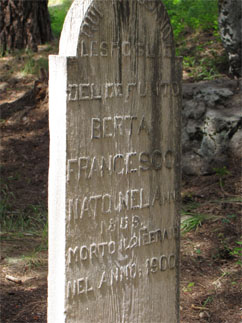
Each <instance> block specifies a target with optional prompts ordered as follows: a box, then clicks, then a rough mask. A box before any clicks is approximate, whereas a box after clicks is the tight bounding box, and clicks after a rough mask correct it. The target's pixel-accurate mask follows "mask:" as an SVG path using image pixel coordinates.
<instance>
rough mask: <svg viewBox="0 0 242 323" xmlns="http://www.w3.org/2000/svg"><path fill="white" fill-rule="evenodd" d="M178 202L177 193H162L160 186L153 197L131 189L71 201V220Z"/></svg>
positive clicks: (140, 190)
mask: <svg viewBox="0 0 242 323" xmlns="http://www.w3.org/2000/svg"><path fill="white" fill-rule="evenodd" d="M175 200H176V192H175V191H171V192H165V193H162V191H161V189H160V187H159V186H157V187H156V189H155V191H154V193H153V194H152V195H151V194H150V193H148V192H145V191H144V189H143V188H138V189H130V190H127V191H126V192H122V191H120V192H117V193H116V194H112V193H103V194H99V195H93V196H84V197H83V198H78V197H77V198H73V199H70V200H69V219H70V220H71V219H76V220H77V219H82V218H84V217H88V218H90V217H91V218H93V219H95V218H96V217H97V216H98V214H111V213H121V212H122V211H132V210H142V209H145V208H150V207H154V206H155V205H156V204H157V205H159V206H161V205H164V204H170V203H172V202H174V201H175Z"/></svg>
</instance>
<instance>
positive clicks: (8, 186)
mask: <svg viewBox="0 0 242 323" xmlns="http://www.w3.org/2000/svg"><path fill="white" fill-rule="evenodd" d="M173 2H174V3H175V1H173ZM177 2H178V1H177ZM198 2H199V1H198ZM200 3H201V2H200ZM57 25H58V24H57ZM58 28H59V27H58ZM58 28H57V30H58ZM191 29H192V28H191V27H190V26H187V27H186V28H184V29H183V30H181V31H180V34H179V35H180V36H176V39H177V44H178V47H177V51H178V53H179V54H182V55H183V56H184V74H183V76H184V79H185V80H189V81H197V80H200V79H205V78H216V77H221V76H225V72H226V70H227V68H226V57H225V53H224V50H223V48H222V46H221V44H220V42H218V39H217V35H216V33H215V32H214V30H215V29H214V28H213V27H212V28H210V29H203V28H200V29H199V31H196V32H193V31H191ZM56 52H57V43H53V44H48V45H45V46H40V48H39V52H38V53H37V54H33V53H31V52H25V51H20V52H16V53H15V54H13V55H9V56H6V57H3V58H1V59H0V104H4V103H11V102H15V101H16V100H18V99H19V98H21V96H22V95H23V94H26V93H28V92H29V91H30V90H32V89H34V98H35V100H34V101H33V102H34V103H33V104H30V102H27V103H25V101H21V102H22V103H21V104H22V106H21V109H20V110H15V109H13V110H12V112H11V114H8V115H7V116H5V117H4V118H2V119H1V120H0V121H1V122H0V130H1V137H2V141H1V149H0V158H1V169H0V170H1V177H0V180H1V186H0V189H1V200H0V217H1V218H0V219H1V225H2V226H1V234H0V239H1V260H0V268H1V272H0V283H1V295H0V297H1V299H0V303H1V311H2V313H1V320H2V322H6V323H7V322H8V323H12V322H17V323H21V322H41V323H44V322H46V299H47V279H46V278H47V262H48V260H47V247H48V242H47V224H46V223H47V176H48V154H49V151H48V147H49V133H48V90H47V87H48V84H47V82H48V80H47V74H48V73H47V68H48V60H47V56H48V55H49V54H51V53H56ZM202 59H203V60H202ZM201 62H202V64H201ZM206 62H208V65H206V64H207V63H206ZM207 66H208V67H209V68H207ZM238 165H239V163H238V161H237V160H233V159H232V158H231V159H230V162H229V164H228V165H226V168H221V169H215V170H214V174H213V175H210V176H204V177H199V178H198V177H184V178H183V188H182V201H183V204H182V212H181V213H182V228H183V234H182V236H181V284H180V290H181V306H180V310H181V322H182V323H192V322H211V323H228V322H229V323H237V322H240V321H242V312H241V304H240V302H241V298H242V293H241V283H242V279H241V277H242V275H241V240H242V239H241V205H242V198H241V193H242V183H241V172H240V170H239V167H238ZM7 276H13V277H15V278H17V279H18V280H19V282H18V283H16V282H13V281H11V280H8V279H6V277H7ZM167 323H168V322H167Z"/></svg>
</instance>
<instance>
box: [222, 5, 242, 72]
mask: <svg viewBox="0 0 242 323" xmlns="http://www.w3.org/2000/svg"><path fill="white" fill-rule="evenodd" d="M218 22H219V29H220V35H221V39H222V42H223V46H224V48H225V49H226V51H227V53H228V57H229V65H230V68H229V70H230V73H231V74H232V75H234V76H237V77H241V76H242V2H241V0H219V19H218Z"/></svg>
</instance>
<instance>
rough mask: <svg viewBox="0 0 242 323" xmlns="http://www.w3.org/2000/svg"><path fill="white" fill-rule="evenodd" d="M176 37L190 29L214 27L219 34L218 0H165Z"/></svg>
mask: <svg viewBox="0 0 242 323" xmlns="http://www.w3.org/2000/svg"><path fill="white" fill-rule="evenodd" d="M163 3H164V4H165V6H166V9H167V11H168V14H169V17H170V20H171V24H172V27H173V32H174V36H175V39H176V40H178V37H180V36H181V34H182V33H185V32H187V31H188V30H189V31H191V30H199V29H200V30H208V29H212V30H213V31H214V33H215V34H218V2H217V0H195V1H194V0H163Z"/></svg>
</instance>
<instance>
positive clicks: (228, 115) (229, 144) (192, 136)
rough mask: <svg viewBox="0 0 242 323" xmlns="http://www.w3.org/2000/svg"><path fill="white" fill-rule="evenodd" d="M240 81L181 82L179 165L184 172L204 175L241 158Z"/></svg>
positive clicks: (241, 86) (241, 87)
mask: <svg viewBox="0 0 242 323" xmlns="http://www.w3.org/2000/svg"><path fill="white" fill-rule="evenodd" d="M241 89H242V82H241V81H240V82H237V81H235V80H215V81H206V82H205V81H203V82H199V83H185V84H183V107H182V167H183V173H184V174H186V175H206V174H210V173H212V172H214V168H216V167H223V166H226V164H227V163H228V160H229V157H231V156H232V157H234V158H242V145H241V143H242V109H241V107H242V96H241Z"/></svg>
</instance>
